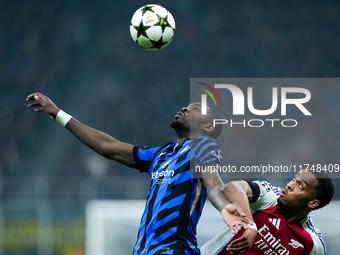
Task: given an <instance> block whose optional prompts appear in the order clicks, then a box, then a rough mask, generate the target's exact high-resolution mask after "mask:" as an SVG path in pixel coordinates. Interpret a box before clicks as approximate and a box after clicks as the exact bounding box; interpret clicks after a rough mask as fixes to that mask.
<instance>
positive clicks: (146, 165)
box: [133, 146, 160, 173]
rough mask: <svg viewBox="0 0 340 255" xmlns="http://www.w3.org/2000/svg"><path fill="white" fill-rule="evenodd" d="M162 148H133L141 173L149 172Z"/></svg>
mask: <svg viewBox="0 0 340 255" xmlns="http://www.w3.org/2000/svg"><path fill="white" fill-rule="evenodd" d="M159 149H160V147H151V148H150V147H147V146H145V147H139V146H134V147H133V157H134V159H135V162H136V165H137V168H138V169H139V171H140V172H141V173H143V172H146V173H148V172H149V169H150V166H151V164H152V161H153V159H154V157H155V154H157V152H158V151H159Z"/></svg>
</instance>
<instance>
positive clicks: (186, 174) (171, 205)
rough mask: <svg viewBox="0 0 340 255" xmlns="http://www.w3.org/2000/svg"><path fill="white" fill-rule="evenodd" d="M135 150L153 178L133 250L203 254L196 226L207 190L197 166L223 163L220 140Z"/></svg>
mask: <svg viewBox="0 0 340 255" xmlns="http://www.w3.org/2000/svg"><path fill="white" fill-rule="evenodd" d="M133 153H134V158H135V161H136V164H137V166H138V168H139V170H140V171H141V172H148V173H149V176H150V180H151V185H150V190H149V195H148V198H147V202H146V206H145V210H144V213H143V216H142V220H141V225H140V229H139V233H138V239H137V242H136V245H135V248H134V253H133V254H134V255H137V254H148V255H150V254H199V248H198V246H197V239H196V226H197V223H198V220H199V218H200V216H201V213H202V209H203V205H204V202H205V200H206V191H205V188H204V186H203V182H202V180H201V179H200V178H194V174H193V169H194V166H195V165H199V166H204V165H208V164H209V165H215V166H216V165H220V164H221V158H220V157H216V155H219V148H218V145H217V143H216V142H215V141H214V140H213V139H211V138H210V137H207V136H202V137H198V138H196V139H194V140H186V141H184V142H183V143H181V144H178V143H174V142H170V143H167V144H165V145H164V146H162V147H153V148H149V147H137V146H135V147H134V149H133Z"/></svg>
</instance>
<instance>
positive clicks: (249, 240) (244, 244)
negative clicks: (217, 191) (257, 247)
mask: <svg viewBox="0 0 340 255" xmlns="http://www.w3.org/2000/svg"><path fill="white" fill-rule="evenodd" d="M221 213H222V217H223V219H224V221H225V223H226V224H227V225H228V227H229V228H230V230H231V232H232V233H233V234H236V230H235V228H236V229H237V230H241V228H244V229H245V232H244V233H243V235H242V236H241V237H239V238H237V239H235V240H233V241H232V242H231V243H230V244H229V245H228V247H227V251H230V252H231V254H242V253H244V252H246V251H248V250H250V248H251V246H252V245H253V243H254V240H255V238H256V235H257V230H256V229H254V228H248V226H247V223H248V224H250V225H253V224H255V223H254V222H253V221H252V220H251V219H249V218H248V217H247V216H246V214H245V213H244V212H243V211H242V209H241V207H240V206H238V205H236V204H229V205H227V206H226V207H225V208H224V209H223V210H222V212H221Z"/></svg>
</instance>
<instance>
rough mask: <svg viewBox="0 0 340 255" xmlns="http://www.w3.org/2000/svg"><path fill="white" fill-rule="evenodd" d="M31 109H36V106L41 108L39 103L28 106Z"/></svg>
mask: <svg viewBox="0 0 340 255" xmlns="http://www.w3.org/2000/svg"><path fill="white" fill-rule="evenodd" d="M27 106H28V107H29V108H32V107H36V106H40V104H39V103H33V104H29V105H27Z"/></svg>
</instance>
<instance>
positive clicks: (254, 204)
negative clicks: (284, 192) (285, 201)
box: [248, 181, 281, 213]
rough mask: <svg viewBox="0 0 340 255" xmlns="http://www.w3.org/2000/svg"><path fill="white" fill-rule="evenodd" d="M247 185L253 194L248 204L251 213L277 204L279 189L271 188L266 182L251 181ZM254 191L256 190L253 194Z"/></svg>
mask: <svg viewBox="0 0 340 255" xmlns="http://www.w3.org/2000/svg"><path fill="white" fill-rule="evenodd" d="M248 183H249V185H250V187H251V188H252V190H253V194H254V196H253V198H252V200H251V203H250V207H251V210H252V213H254V212H255V211H257V210H261V209H267V208H270V207H273V206H275V205H276V204H277V199H278V198H279V195H280V192H281V188H279V187H276V186H273V185H272V184H271V183H269V182H267V181H253V182H248ZM255 189H257V192H254V190H255Z"/></svg>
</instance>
